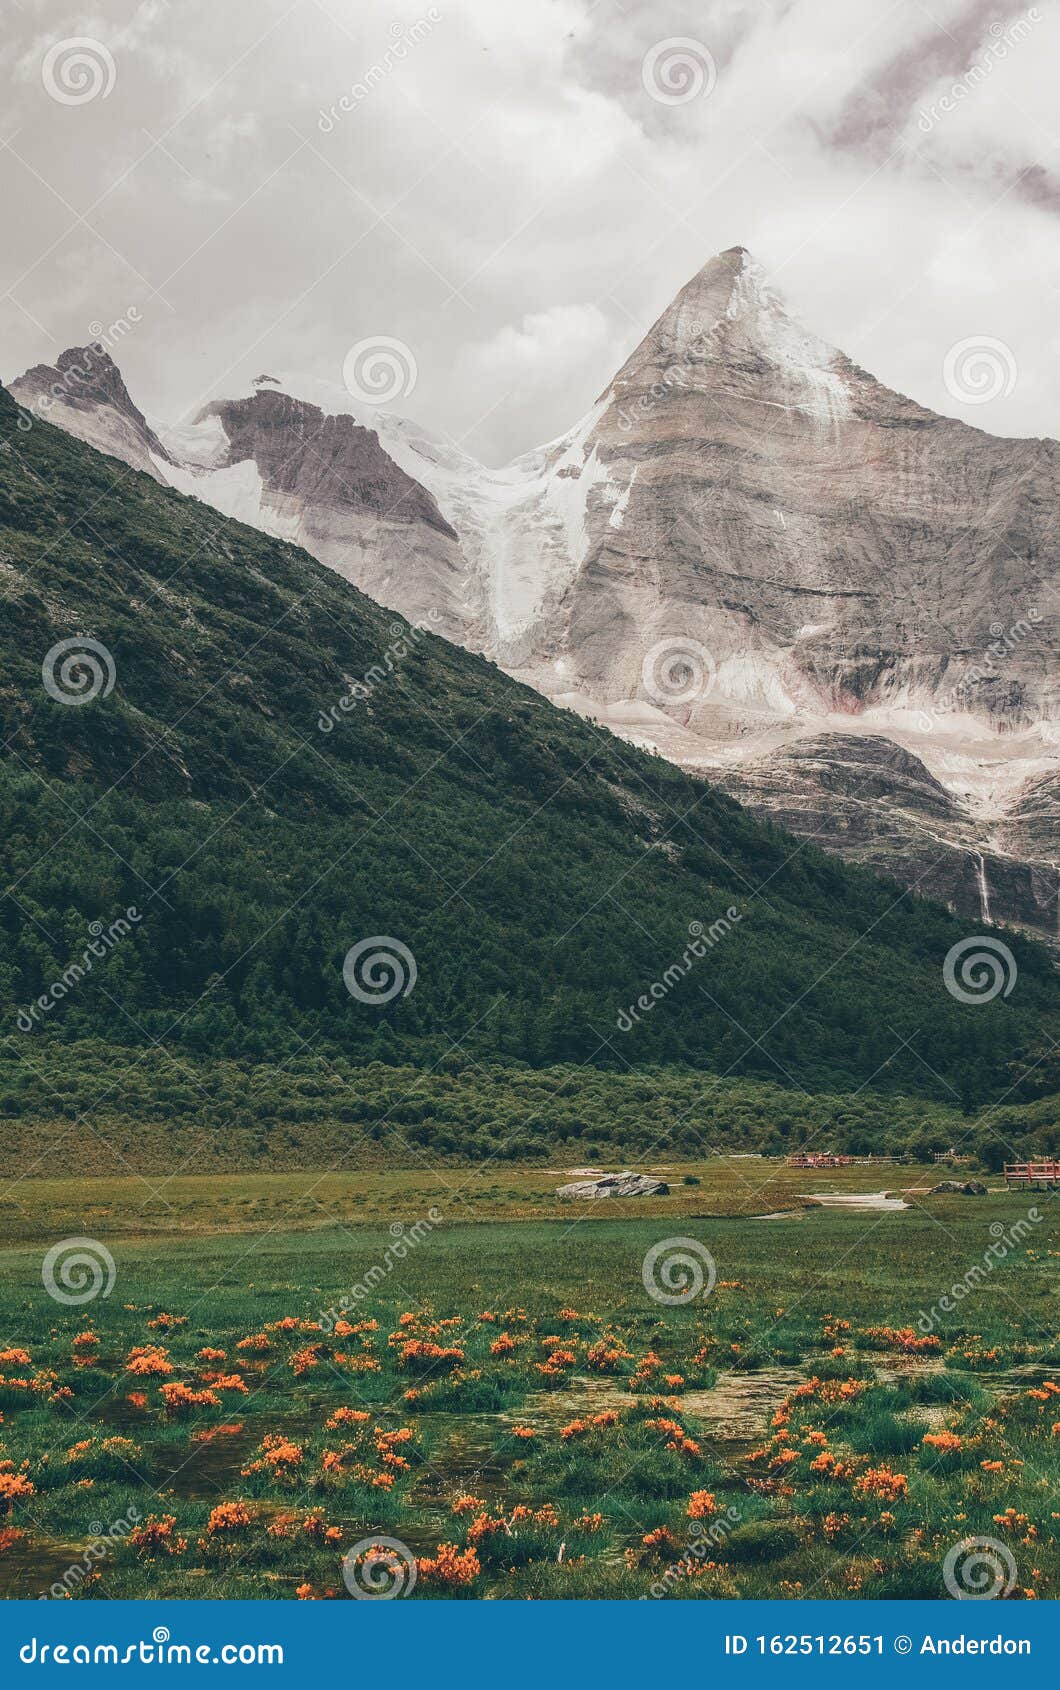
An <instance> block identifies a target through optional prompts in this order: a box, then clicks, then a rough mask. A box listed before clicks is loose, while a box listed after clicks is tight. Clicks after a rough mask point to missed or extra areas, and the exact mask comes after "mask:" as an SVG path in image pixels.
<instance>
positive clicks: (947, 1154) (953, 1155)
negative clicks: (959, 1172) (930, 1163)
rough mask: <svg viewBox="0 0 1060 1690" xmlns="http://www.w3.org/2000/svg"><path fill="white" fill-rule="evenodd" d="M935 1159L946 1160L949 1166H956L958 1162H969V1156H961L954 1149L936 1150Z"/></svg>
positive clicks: (938, 1160)
mask: <svg viewBox="0 0 1060 1690" xmlns="http://www.w3.org/2000/svg"><path fill="white" fill-rule="evenodd" d="M935 1161H936V1162H947V1163H949V1164H950V1166H951V1167H957V1166H958V1164H960V1163H964V1162H970V1161H971V1157H970V1156H962V1155H961V1154H960V1153H959V1152H958V1151H956V1150H936V1152H935Z"/></svg>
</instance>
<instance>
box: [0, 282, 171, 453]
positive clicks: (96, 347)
mask: <svg viewBox="0 0 1060 1690" xmlns="http://www.w3.org/2000/svg"><path fill="white" fill-rule="evenodd" d="M143 320H144V319H143V313H142V312H141V311H140V309H139V308H138V307H137V306H135V305H130V306H129V308H128V310H127V311H125V312H124V313H123V314H122V315H121V316H120V317H115V319H114V321H113V322H112V323H100V322H98V321H96V320H93V321H92V322H91V323H89V325H88V334H89V340H90V341H91V345H89V346H87V347H86V348H85V350H84V354H83V356H82V357H80V358H74V357H67V358H66V359H65V360H64V362H63V364H62V365H61V366H60V368H59V373H58V376H57V379H56V380H55V381H53V382H52V384H51V386H50V387H48V388H47V390H46V391H45V392H44V393H39V394H37V395H35V397H34V399H33V402H32V403H33V410H32V413H31V412H29V411H22V412H21V413H20V415H19V419H18V423H17V425H16V426H17V427H18V428H19V429H21V431H22V433H23V434H27V433H28V432H29V430H30V429H31V428H32V427H33V424H34V422H35V420H36V419H37V418H38V417H44V418H46V417H47V415H48V412H49V411H50V410H51V408H52V406H53V405H64V404H70V403H71V402H72V401H76V399H77V397H78V394H79V392H80V390H81V389H82V388H84V387H86V386H88V384H89V383H91V382H94V381H96V380H98V378H99V374H100V355H101V354H102V353H107V354H109V353H110V352H112V351H113V349H114V347H116V346H117V345H119V343H120V342H121V341H123V340H124V339H125V337H126V335H127V334H129V333H131V331H132V330H133V329H135V328H138V327H139V325H140V324H141V323H142V322H143Z"/></svg>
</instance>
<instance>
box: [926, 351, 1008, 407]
mask: <svg viewBox="0 0 1060 1690" xmlns="http://www.w3.org/2000/svg"><path fill="white" fill-rule="evenodd" d="M1017 374H1018V371H1017V369H1016V359H1015V356H1014V355H1013V352H1012V348H1011V347H1010V346H1006V345H1005V342H1004V341H1003V340H996V339H995V338H994V336H993V335H988V334H980V335H975V334H973V335H969V337H968V339H967V340H958V341H957V342H956V344H955V345H953V346H951V347H950V349H949V351H948V352H947V354H946V357H945V359H944V360H943V364H942V379H943V381H944V382H945V384H946V392H947V393H948V394H949V396H950V398H951V399H956V401H957V403H958V404H959V405H985V404H987V403H988V402H989V400H991V399H1007V398H1008V396H1009V394H1010V393H1011V392H1012V389H1013V388H1014V387H1015V385H1016V376H1017Z"/></svg>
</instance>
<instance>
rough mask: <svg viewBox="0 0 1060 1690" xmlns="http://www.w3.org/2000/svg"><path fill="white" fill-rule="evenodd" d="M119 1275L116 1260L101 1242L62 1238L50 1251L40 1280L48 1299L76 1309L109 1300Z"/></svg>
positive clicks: (88, 1239)
mask: <svg viewBox="0 0 1060 1690" xmlns="http://www.w3.org/2000/svg"><path fill="white" fill-rule="evenodd" d="M117 1273H118V1270H117V1268H116V1267H115V1265H114V1257H113V1256H112V1255H111V1253H110V1251H109V1250H108V1249H107V1246H106V1245H105V1244H101V1243H100V1242H99V1240H98V1239H96V1238H63V1239H60V1241H59V1243H58V1244H53V1245H52V1247H51V1249H50V1250H49V1251H48V1254H47V1255H46V1256H45V1258H44V1262H43V1264H42V1266H41V1273H40V1276H41V1283H42V1284H43V1286H44V1289H45V1291H47V1293H48V1295H49V1297H51V1298H53V1299H54V1301H55V1302H57V1303H66V1304H67V1305H68V1306H69V1307H73V1308H77V1307H79V1306H80V1305H81V1304H82V1303H92V1302H94V1301H95V1299H96V1298H97V1297H109V1296H110V1294H111V1292H112V1291H113V1289H114V1281H115V1279H116V1277H117Z"/></svg>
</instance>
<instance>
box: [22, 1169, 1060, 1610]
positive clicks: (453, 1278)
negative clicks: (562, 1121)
mask: <svg viewBox="0 0 1060 1690" xmlns="http://www.w3.org/2000/svg"><path fill="white" fill-rule="evenodd" d="M659 1166H660V1168H664V1169H665V1170H666V1173H667V1177H668V1178H669V1179H670V1180H671V1182H672V1193H671V1195H670V1196H669V1197H661V1198H655V1199H651V1200H641V1201H639V1202H637V1203H629V1204H623V1205H621V1206H614V1207H612V1206H611V1205H609V1204H603V1205H597V1206H594V1207H593V1208H592V1209H591V1210H589V1211H588V1212H587V1211H586V1208H585V1206H583V1205H579V1206H577V1208H572V1207H571V1206H570V1205H569V1204H561V1203H559V1202H558V1201H557V1200H556V1199H555V1196H554V1190H555V1186H556V1185H557V1184H559V1183H561V1181H562V1178H563V1177H564V1171H563V1169H562V1168H561V1167H560V1166H559V1164H558V1163H557V1166H556V1169H555V1170H554V1171H553V1172H549V1171H548V1170H543V1169H541V1168H540V1167H534V1168H525V1167H504V1168H503V1169H502V1170H500V1171H497V1170H495V1169H492V1168H486V1169H482V1168H479V1169H472V1168H467V1169H459V1168H449V1169H446V1170H445V1172H444V1180H441V1181H440V1180H439V1178H438V1177H437V1176H436V1175H435V1174H433V1173H431V1174H428V1173H426V1172H424V1173H419V1172H417V1171H415V1170H405V1171H399V1170H388V1171H385V1172H380V1173H378V1174H373V1173H359V1174H350V1175H345V1176H337V1175H336V1176H326V1177H324V1178H322V1179H321V1178H317V1177H316V1176H312V1175H309V1174H300V1175H297V1176H284V1175H262V1176H252V1175H238V1176H229V1177H216V1178H211V1179H192V1178H188V1179H181V1180H172V1181H168V1182H166V1183H165V1185H164V1187H163V1188H162V1189H161V1190H160V1191H155V1192H154V1193H152V1191H151V1190H150V1189H149V1188H148V1185H147V1184H145V1183H143V1182H142V1181H141V1180H140V1179H138V1178H137V1177H136V1176H130V1177H129V1178H128V1179H126V1180H107V1181H102V1180H100V1181H84V1180H82V1181H74V1180H69V1181H61V1180H47V1181H40V1182H34V1181H32V1180H23V1181H22V1182H21V1183H19V1184H18V1185H17V1186H16V1187H15V1188H14V1189H13V1190H12V1191H11V1192H9V1194H8V1197H7V1199H6V1205H7V1206H6V1208H5V1210H4V1211H3V1222H4V1227H5V1235H6V1236H7V1237H14V1238H15V1239H16V1240H17V1242H15V1243H14V1244H13V1245H12V1246H11V1247H10V1248H8V1249H6V1250H5V1251H4V1252H3V1253H2V1254H0V1411H2V1414H3V1423H2V1425H0V1440H2V1444H3V1448H2V1450H0V1549H2V1552H0V1590H2V1591H3V1592H4V1593H5V1594H7V1595H19V1596H36V1595H41V1594H48V1593H49V1592H51V1593H52V1594H57V1595H63V1594H66V1593H67V1592H69V1594H71V1595H73V1596H75V1597H79V1598H81V1599H85V1598H92V1597H96V1598H98V1597H129V1596H131V1597H147V1596H151V1595H159V1596H193V1595H194V1596H201V1595H208V1596H216V1597H220V1596H250V1597H264V1598H269V1597H271V1598H289V1597H292V1596H294V1595H295V1594H299V1595H302V1596H305V1597H326V1596H337V1597H340V1598H345V1597H346V1596H347V1591H348V1586H349V1584H352V1585H353V1586H354V1587H355V1588H359V1587H362V1586H364V1585H366V1584H369V1585H370V1584H371V1583H372V1581H373V1580H379V1579H387V1578H390V1579H394V1578H397V1579H399V1580H400V1581H403V1588H404V1587H408V1588H409V1591H410V1594H412V1595H413V1597H414V1599H420V1598H432V1597H451V1596H464V1597H472V1598H474V1597H481V1596H484V1595H502V1596H511V1597H524V1596H527V1595H534V1596H541V1595H547V1596H564V1597H608V1596H620V1595H621V1596H642V1595H651V1594H657V1595H666V1596H668V1597H683V1596H688V1597H693V1596H700V1597H717V1596H743V1597H752V1596H774V1595H787V1596H796V1597H804V1598H812V1597H825V1596H835V1595H850V1594H854V1595H860V1596H865V1597H895V1596H922V1597H941V1596H945V1595H946V1594H947V1586H946V1584H945V1582H944V1564H945V1562H946V1557H947V1554H948V1552H949V1551H951V1550H952V1549H954V1548H955V1546H957V1545H958V1544H960V1543H962V1542H963V1541H964V1540H965V1539H967V1538H981V1537H988V1538H990V1539H991V1540H992V1542H994V1543H995V1544H997V1545H999V1546H1000V1549H998V1550H993V1551H991V1552H990V1553H991V1554H992V1555H993V1556H994V1561H995V1563H996V1564H997V1565H998V1567H999V1569H1000V1570H999V1573H998V1576H999V1577H1001V1578H1002V1579H1003V1580H1004V1581H1005V1583H1006V1584H1007V1583H1008V1582H1009V1578H1010V1574H1009V1560H1011V1566H1012V1569H1013V1571H1012V1575H1011V1583H1012V1594H1027V1595H1029V1594H1031V1593H1033V1594H1035V1595H1037V1596H1039V1597H1048V1596H1055V1595H1056V1593H1057V1579H1058V1575H1060V1557H1058V1553H1057V1545H1056V1524H1057V1510H1058V1492H1057V1477H1058V1473H1057V1468H1058V1461H1057V1453H1058V1451H1060V1437H1058V1436H1057V1435H1054V1433H1055V1431H1056V1427H1057V1423H1058V1422H1060V1408H1058V1407H1057V1406H1056V1405H1057V1403H1058V1402H1060V1391H1058V1390H1057V1387H1056V1386H1054V1385H1053V1384H1052V1379H1053V1377H1054V1375H1053V1372H1052V1371H1051V1370H1052V1369H1053V1368H1054V1367H1055V1363H1056V1356H1055V1343H1056V1332H1055V1265H1056V1260H1057V1254H1058V1244H1057V1229H1056V1221H1055V1213H1056V1211H1055V1208H1054V1207H1053V1205H1052V1203H1051V1200H1050V1198H1049V1197H1048V1196H1045V1195H1043V1194H1030V1195H1016V1194H1008V1193H1005V1192H1004V1191H1000V1192H991V1194H990V1195H988V1196H986V1197H983V1198H965V1197H927V1196H925V1195H920V1196H917V1195H915V1193H916V1191H917V1190H918V1188H919V1190H920V1192H921V1193H923V1192H924V1191H925V1190H926V1188H927V1187H928V1186H929V1185H930V1184H932V1183H933V1182H934V1180H935V1178H936V1177H937V1176H938V1172H939V1170H938V1169H935V1168H932V1169H926V1168H909V1167H905V1168H890V1169H885V1170H880V1169H866V1168H864V1167H862V1168H849V1169H843V1170H839V1171H837V1172H835V1173H807V1172H802V1171H796V1170H791V1169H787V1168H784V1167H781V1166H780V1165H779V1164H777V1163H767V1162H763V1161H760V1160H757V1159H747V1160H744V1159H739V1158H730V1159H715V1160H711V1161H703V1162H699V1163H672V1162H668V1161H663V1162H661V1163H660V1164H659ZM685 1179H689V1180H695V1181H698V1183H697V1184H684V1183H683V1182H684V1180H685ZM152 1183H153V1182H152ZM990 1183H996V1182H990ZM450 1187H451V1189H449V1188H450ZM884 1188H888V1189H892V1190H905V1191H908V1192H910V1193H911V1195H910V1203H911V1206H910V1207H909V1208H908V1209H907V1210H904V1211H897V1212H896V1211H879V1212H873V1211H861V1210H850V1211H836V1210H834V1209H811V1210H805V1209H803V1208H802V1207H801V1204H800V1198H801V1197H804V1196H806V1195H807V1194H809V1193H814V1192H827V1191H829V1190H835V1191H846V1192H848V1193H849V1192H852V1191H858V1190H860V1191H862V1192H865V1191H879V1190H881V1189H884ZM783 1211H787V1214H786V1215H785V1216H784V1218H780V1219H768V1220H766V1219H761V1220H759V1219H751V1218H749V1217H751V1216H756V1215H764V1214H770V1213H777V1212H783ZM400 1229H403V1230H400ZM82 1235H84V1236H87V1237H89V1238H91V1239H93V1240H96V1241H97V1242H98V1244H99V1245H101V1246H103V1247H104V1248H105V1250H106V1251H107V1252H109V1255H110V1257H111V1258H112V1260H113V1264H114V1279H113V1286H112V1289H111V1290H110V1293H109V1295H102V1294H100V1295H98V1296H96V1297H95V1298H94V1299H93V1300H91V1301H88V1302H85V1303H84V1304H83V1305H70V1304H64V1303H62V1302H59V1301H56V1300H55V1299H54V1298H53V1297H52V1296H50V1295H49V1294H48V1293H47V1291H46V1290H45V1287H44V1285H43V1283H42V1265H43V1262H44V1258H45V1255H46V1252H47V1251H48V1250H49V1248H50V1247H51V1246H52V1245H53V1244H54V1243H56V1242H58V1241H59V1240H61V1239H64V1238H68V1237H74V1236H82ZM681 1238H684V1239H691V1240H693V1241H694V1246H695V1247H696V1248H695V1249H694V1250H693V1255H694V1257H695V1269H696V1271H697V1272H699V1273H701V1274H703V1275H705V1281H704V1286H703V1289H704V1290H705V1289H706V1288H707V1286H708V1285H709V1283H710V1279H711V1277H713V1278H714V1284H713V1287H712V1288H711V1289H710V1290H709V1294H708V1295H702V1294H698V1295H696V1296H694V1297H692V1298H691V1299H690V1300H689V1301H687V1302H683V1303H677V1304H672V1305H671V1304H664V1303H660V1302H659V1301H657V1300H655V1299H654V1298H653V1296H652V1295H651V1294H650V1292H649V1289H648V1288H647V1285H646V1283H645V1269H644V1264H645V1258H646V1256H647V1255H648V1253H649V1252H650V1251H651V1250H652V1249H653V1247H655V1246H658V1245H661V1244H664V1243H666V1242H667V1241H672V1240H674V1239H681ZM991 1246H993V1258H992V1262H993V1265H991V1266H989V1267H986V1266H984V1263H985V1262H986V1261H987V1260H989V1259H991V1258H989V1257H988V1252H989V1251H990V1250H991ZM673 1248H674V1247H673V1246H672V1245H671V1246H670V1247H669V1249H668V1250H664V1252H663V1257H662V1263H661V1265H660V1267H659V1268H658V1269H657V1270H656V1274H655V1276H654V1278H653V1277H652V1275H651V1274H650V1273H649V1274H648V1282H649V1283H650V1284H652V1285H653V1286H654V1287H655V1288H656V1289H660V1288H661V1289H662V1290H664V1291H666V1292H667V1293H668V1294H670V1295H673V1294H675V1293H677V1292H680V1291H681V1289H682V1284H687V1283H688V1281H687V1280H686V1281H682V1280H681V1277H680V1275H681V1267H680V1264H679V1263H678V1265H677V1266H676V1267H675V1268H674V1269H673V1273H674V1274H676V1276H677V1277H676V1278H674V1277H672V1276H671V1278H669V1279H668V1278H667V1277H666V1263H667V1261H668V1260H670V1257H671V1256H672V1254H673ZM697 1252H698V1253H697ZM703 1252H709V1256H710V1258H712V1263H713V1268H712V1270H710V1271H708V1264H707V1262H706V1258H705V1256H704V1255H703ZM1002 1252H1003V1257H1002ZM679 1253H680V1252H679ZM686 1253H687V1252H686ZM102 1259H103V1258H102V1257H101V1260H102ZM104 1266H105V1264H104ZM101 1271H103V1270H102V1269H101ZM958 1285H960V1286H962V1287H965V1288H966V1294H964V1293H962V1294H961V1295H960V1296H957V1297H952V1296H951V1308H950V1310H949V1312H946V1311H943V1310H940V1309H939V1307H938V1305H939V1303H940V1299H941V1298H942V1297H943V1296H944V1295H945V1294H946V1293H948V1292H950V1291H951V1288H952V1287H954V1286H958ZM59 1288H60V1289H62V1284H61V1281H60V1286H59ZM344 1299H345V1302H344ZM932 1309H934V1310H935V1313H934V1315H933V1316H932V1315H931V1314H930V1311H931V1310H932ZM925 1323H926V1324H925ZM222 1352H223V1354H222ZM925 1439H927V1440H929V1441H927V1442H925ZM382 1537H386V1538H389V1539H393V1540H396V1541H397V1542H398V1543H399V1544H400V1545H401V1546H403V1547H402V1549H401V1550H400V1551H393V1550H392V1551H390V1552H389V1554H390V1555H391V1557H393V1556H395V1555H396V1556H398V1560H397V1561H394V1562H393V1564H392V1565H391V1564H390V1563H389V1562H386V1561H384V1559H383V1558H382V1555H381V1553H380V1552H379V1551H373V1550H372V1548H371V1547H370V1545H371V1544H372V1543H375V1542H378V1540H379V1539H380V1538H382ZM359 1545H362V1546H364V1547H361V1548H359V1549H358V1546H359ZM365 1545H367V1546H365ZM351 1552H352V1554H351ZM999 1557H1000V1559H998V1558H999ZM344 1559H345V1561H346V1569H347V1570H346V1576H345V1577H344V1571H343V1566H344ZM413 1566H414V1568H415V1574H416V1576H415V1581H414V1588H413V1587H412V1586H413V1580H412V1574H411V1572H410V1568H411V1567H413ZM959 1573H960V1562H959V1564H958V1575H957V1576H959Z"/></svg>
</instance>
